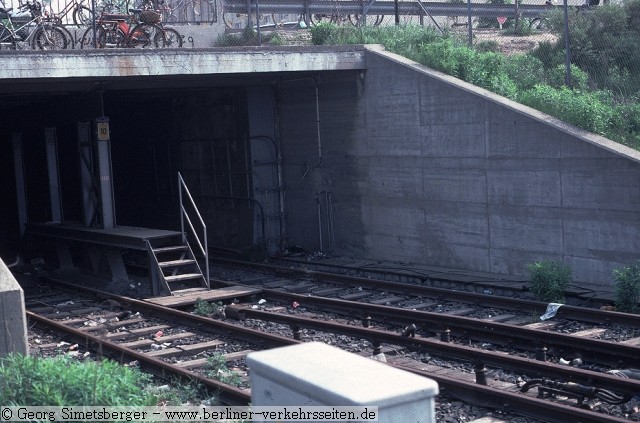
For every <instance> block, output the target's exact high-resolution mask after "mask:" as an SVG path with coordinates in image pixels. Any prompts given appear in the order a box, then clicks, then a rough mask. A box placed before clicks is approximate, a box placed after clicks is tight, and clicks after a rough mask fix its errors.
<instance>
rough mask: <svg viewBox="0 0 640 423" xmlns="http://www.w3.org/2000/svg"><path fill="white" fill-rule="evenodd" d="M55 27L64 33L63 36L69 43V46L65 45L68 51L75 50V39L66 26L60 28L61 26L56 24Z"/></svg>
mask: <svg viewBox="0 0 640 423" xmlns="http://www.w3.org/2000/svg"><path fill="white" fill-rule="evenodd" d="M56 27H57V28H60V29H61V30H63V31H64V33H65V35H66V37H67V40H68V42H69V44H68V45H67V48H68V49H70V50H73V49H75V48H76V39H75V37H74V36H73V34H72V33H71V31H69V30H68V29H67V27H66V26H62V25H59V24H56Z"/></svg>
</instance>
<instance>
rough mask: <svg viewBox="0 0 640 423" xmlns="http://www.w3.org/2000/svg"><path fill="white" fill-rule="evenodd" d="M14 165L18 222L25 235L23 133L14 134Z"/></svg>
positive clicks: (25, 208)
mask: <svg viewBox="0 0 640 423" xmlns="http://www.w3.org/2000/svg"><path fill="white" fill-rule="evenodd" d="M13 167H14V171H15V175H16V197H17V199H18V223H19V225H20V235H24V225H25V224H26V223H27V185H26V183H25V177H24V156H23V153H22V134H21V133H17V132H16V133H14V134H13Z"/></svg>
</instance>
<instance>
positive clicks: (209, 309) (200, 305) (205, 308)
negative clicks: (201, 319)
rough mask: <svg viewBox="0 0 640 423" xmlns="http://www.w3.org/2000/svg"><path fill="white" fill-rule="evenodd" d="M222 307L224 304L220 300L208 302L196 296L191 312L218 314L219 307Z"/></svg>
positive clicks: (205, 314) (203, 314) (208, 314)
mask: <svg viewBox="0 0 640 423" xmlns="http://www.w3.org/2000/svg"><path fill="white" fill-rule="evenodd" d="M223 307H224V305H223V304H222V301H218V302H217V303H210V302H208V301H205V300H203V299H202V298H197V299H196V305H195V306H194V308H193V314H197V315H198V316H212V315H214V314H219V313H220V309H221V308H223Z"/></svg>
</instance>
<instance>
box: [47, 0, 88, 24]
mask: <svg viewBox="0 0 640 423" xmlns="http://www.w3.org/2000/svg"><path fill="white" fill-rule="evenodd" d="M44 13H45V16H48V17H49V18H51V19H52V20H53V21H54V22H56V23H57V24H59V25H64V24H68V23H70V22H71V21H73V24H74V25H75V26H77V27H80V26H86V25H88V24H89V23H90V22H91V21H92V20H93V12H92V11H91V8H90V7H89V6H87V5H86V4H85V0H71V1H68V2H67V3H66V4H65V6H64V7H63V8H62V10H59V11H55V10H54V8H53V2H51V3H50V4H49V7H48V9H47V10H45V12H44Z"/></svg>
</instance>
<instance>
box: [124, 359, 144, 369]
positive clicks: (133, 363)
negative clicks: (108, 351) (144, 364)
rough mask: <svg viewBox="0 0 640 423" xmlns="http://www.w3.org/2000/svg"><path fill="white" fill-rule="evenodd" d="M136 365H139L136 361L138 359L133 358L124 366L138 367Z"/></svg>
mask: <svg viewBox="0 0 640 423" xmlns="http://www.w3.org/2000/svg"><path fill="white" fill-rule="evenodd" d="M138 365H140V363H139V362H138V360H133V361H130V362H128V363H127V364H125V365H124V366H125V367H138Z"/></svg>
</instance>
